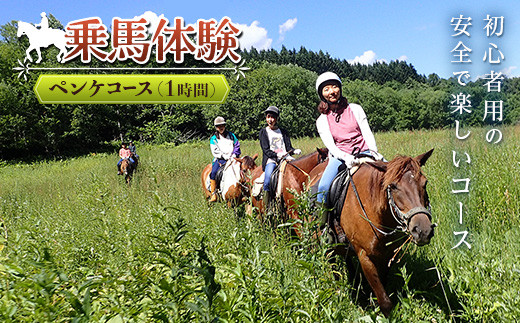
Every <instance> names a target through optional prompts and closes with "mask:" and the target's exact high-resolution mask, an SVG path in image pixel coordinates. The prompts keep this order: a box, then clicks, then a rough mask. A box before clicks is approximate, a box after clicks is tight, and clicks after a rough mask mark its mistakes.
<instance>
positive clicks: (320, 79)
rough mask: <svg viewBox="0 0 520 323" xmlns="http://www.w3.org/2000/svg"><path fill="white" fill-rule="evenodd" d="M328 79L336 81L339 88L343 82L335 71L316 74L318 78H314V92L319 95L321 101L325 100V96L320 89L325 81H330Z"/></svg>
mask: <svg viewBox="0 0 520 323" xmlns="http://www.w3.org/2000/svg"><path fill="white" fill-rule="evenodd" d="M330 81H335V82H338V83H339V86H340V89H341V85H342V84H343V83H341V79H340V78H339V76H338V75H337V74H336V73H333V72H325V73H323V74H321V75H320V76H318V78H317V79H316V92H317V93H318V96H319V97H320V99H321V100H322V101H326V100H325V98H324V97H323V94H322V93H321V92H322V89H323V87H324V86H325V82H330Z"/></svg>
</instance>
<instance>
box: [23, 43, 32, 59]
mask: <svg viewBox="0 0 520 323" xmlns="http://www.w3.org/2000/svg"><path fill="white" fill-rule="evenodd" d="M33 49H34V47H32V46H29V48H27V50H26V51H25V55H26V56H25V59H24V60H23V61H24V63H25V61H26V60H29V62H31V63H32V61H33V59H32V57H31V54H30V52H31V51H32V50H33Z"/></svg>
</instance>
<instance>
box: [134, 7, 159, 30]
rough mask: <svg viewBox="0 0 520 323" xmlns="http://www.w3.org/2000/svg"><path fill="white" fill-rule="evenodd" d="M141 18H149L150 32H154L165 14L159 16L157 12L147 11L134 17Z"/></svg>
mask: <svg viewBox="0 0 520 323" xmlns="http://www.w3.org/2000/svg"><path fill="white" fill-rule="evenodd" d="M141 18H145V19H146V20H148V22H149V23H150V25H148V33H149V34H153V33H154V32H155V29H156V28H157V25H158V24H159V20H160V19H161V18H164V15H163V14H161V15H160V16H157V14H156V13H155V12H152V11H146V12H145V13H143V14H142V15H140V16H135V17H134V19H135V20H138V19H141Z"/></svg>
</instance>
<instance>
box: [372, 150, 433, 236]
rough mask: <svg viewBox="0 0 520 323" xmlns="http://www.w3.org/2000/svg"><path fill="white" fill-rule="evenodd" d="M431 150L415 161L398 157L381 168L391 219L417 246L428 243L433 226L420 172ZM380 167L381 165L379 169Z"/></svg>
mask: <svg viewBox="0 0 520 323" xmlns="http://www.w3.org/2000/svg"><path fill="white" fill-rule="evenodd" d="M432 152H433V149H432V150H430V151H428V152H426V153H424V154H422V155H419V156H417V157H415V158H411V157H406V156H398V157H396V158H394V159H393V160H392V161H390V162H389V163H388V164H380V165H381V167H382V168H384V171H385V174H384V175H383V187H385V189H386V194H387V197H388V203H389V207H390V210H391V212H392V214H393V215H394V218H395V219H396V221H397V222H398V223H399V225H400V226H402V227H403V229H405V230H406V231H407V232H409V233H410V234H411V235H412V237H413V241H414V242H415V243H416V244H417V245H420V246H422V245H425V244H428V243H429V242H430V239H431V238H432V237H433V234H434V227H435V225H434V224H432V222H431V213H430V202H429V200H428V193H427V191H426V184H427V182H428V181H427V179H426V177H425V176H424V174H423V173H422V172H421V166H423V165H424V164H425V163H426V161H427V160H428V158H429V157H430V156H431V154H432ZM383 165H384V166H383Z"/></svg>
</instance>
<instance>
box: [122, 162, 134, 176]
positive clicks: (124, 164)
mask: <svg viewBox="0 0 520 323" xmlns="http://www.w3.org/2000/svg"><path fill="white" fill-rule="evenodd" d="M131 167H132V166H131V165H130V160H128V159H127V158H125V159H123V161H122V162H121V173H123V174H125V175H128V173H129V172H130V168H131Z"/></svg>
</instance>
